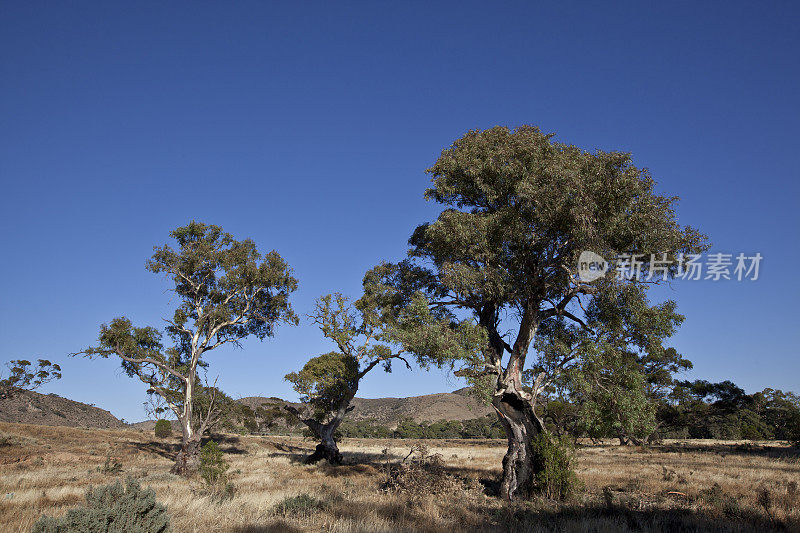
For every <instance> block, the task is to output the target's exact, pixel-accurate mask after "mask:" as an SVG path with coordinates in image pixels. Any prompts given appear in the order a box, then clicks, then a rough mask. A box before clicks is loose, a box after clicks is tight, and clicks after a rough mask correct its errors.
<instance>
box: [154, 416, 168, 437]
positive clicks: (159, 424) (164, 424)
mask: <svg viewBox="0 0 800 533" xmlns="http://www.w3.org/2000/svg"><path fill="white" fill-rule="evenodd" d="M153 431H154V432H155V434H156V437H158V438H159V439H165V438H167V437H169V436H170V435H172V424H170V423H169V420H163V419H162V420H156V427H155V428H154V430H153Z"/></svg>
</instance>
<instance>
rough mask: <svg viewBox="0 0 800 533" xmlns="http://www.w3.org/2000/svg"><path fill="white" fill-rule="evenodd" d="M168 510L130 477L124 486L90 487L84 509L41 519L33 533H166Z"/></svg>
mask: <svg viewBox="0 0 800 533" xmlns="http://www.w3.org/2000/svg"><path fill="white" fill-rule="evenodd" d="M167 531H170V516H169V514H167V508H166V507H165V506H163V505H162V504H160V503H158V502H157V501H156V494H155V492H154V491H153V489H150V488H146V489H143V488H142V487H141V486H140V485H139V483H138V482H137V481H136V480H135V479H132V478H129V479H128V480H126V482H125V485H124V486H123V485H122V483H120V482H119V481H117V482H116V483H114V484H111V485H102V486H100V487H96V488H92V487H90V488H89V490H88V491H86V506H85V507H77V508H73V509H70V510H68V511H67V514H66V515H64V516H63V517H61V518H53V517H50V516H42V517H41V518H40V519H39V521H37V522H36V523H35V524H34V526H33V533H166V532H167Z"/></svg>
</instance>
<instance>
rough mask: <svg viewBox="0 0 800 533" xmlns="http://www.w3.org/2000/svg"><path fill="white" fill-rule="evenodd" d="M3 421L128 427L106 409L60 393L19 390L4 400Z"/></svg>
mask: <svg viewBox="0 0 800 533" xmlns="http://www.w3.org/2000/svg"><path fill="white" fill-rule="evenodd" d="M0 422H18V423H23V424H39V425H42V426H69V427H92V428H103V429H116V428H123V427H126V424H125V423H123V422H122V421H121V420H119V419H117V418H116V417H115V416H114V415H112V414H111V413H109V412H108V411H106V410H105V409H100V408H99V407H95V406H93V405H88V404H85V403H81V402H75V401H72V400H68V399H66V398H62V397H61V396H58V395H56V394H40V393H38V392H32V391H19V392H15V393H14V395H13V396H12V397H10V398H6V399H4V400H0Z"/></svg>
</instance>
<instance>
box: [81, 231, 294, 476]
mask: <svg viewBox="0 0 800 533" xmlns="http://www.w3.org/2000/svg"><path fill="white" fill-rule="evenodd" d="M170 236H171V237H172V238H173V239H175V241H176V242H177V244H178V247H177V249H173V248H172V247H170V246H169V245H164V246H161V247H156V248H155V253H154V254H153V256H152V258H151V259H150V260H149V261H148V262H147V269H148V270H150V271H151V272H153V273H155V274H162V273H163V274H166V275H167V276H168V277H169V278H170V279H171V281H172V282H173V283H174V288H173V289H172V291H173V292H174V293H175V294H176V296H177V302H178V305H177V308H176V309H175V311H174V314H173V316H172V318H169V319H164V320H165V321H166V323H167V326H166V328H165V333H166V336H167V337H168V338H169V339H170V340H171V341H172V345H171V346H169V347H165V346H164V344H163V342H162V338H163V335H162V332H161V331H159V330H158V329H156V328H153V327H150V326H145V327H135V326H134V325H133V324H132V323H131V321H130V320H129V319H127V318H125V317H119V318H115V319H114V320H112V321H111V322H110V323H109V324H104V325H102V326H101V328H100V337H99V340H98V345H97V346H95V347H90V348H87V349H85V350H83V351H82V352H78V354H83V355H86V356H89V357H103V358H108V357H118V358H119V359H120V363H121V365H122V369H123V371H125V373H126V374H128V376H130V377H135V378H138V379H140V380H141V381H142V382H144V383H145V384H146V385H147V387H148V393H150V394H157V395H159V396H160V397H161V398H163V400H164V402H165V403H166V404H167V406H168V407H169V409H170V410H172V412H173V413H175V416H176V417H177V419H178V421H179V422H180V425H181V429H182V440H181V449H180V451H179V453H178V455H177V457H176V459H175V465H174V466H173V469H172V471H173V472H174V473H176V474H180V475H189V474H191V473H193V472H194V471H196V470H197V467H198V461H199V448H200V439H201V437H202V436H203V434H204V432H206V431H207V430H208V428H209V426H210V425H211V424H213V423H214V421H215V420H216V418H217V416H216V415H215V414H216V413H218V409H217V407H216V405H215V404H216V395H215V394H214V391H216V390H217V389H216V387H215V386H210V387H209V386H203V384H202V382H201V380H200V376H199V375H198V367H199V368H201V369H204V368H206V366H207V364H208V363H207V361H206V360H205V354H206V353H207V352H209V351H211V350H213V349H215V348H218V347H220V346H222V345H223V344H232V345H234V346H239V345H240V341H241V340H242V339H244V338H246V337H250V336H254V337H256V338H258V339H260V340H263V339H264V338H265V337H271V336H273V335H274V331H275V326H276V325H277V324H279V323H282V322H283V323H289V324H297V316H296V315H295V313H294V312H293V310H292V307H291V304H290V303H289V295H290V294H291V293H292V292H293V291H294V290H295V289H296V288H297V280H296V279H295V278H294V277H293V276H292V270H291V269H290V268H289V266H288V265H287V264H286V262H285V261H284V260H283V258H282V257H281V256H280V255H279V254H278V253H277V252H275V251H271V252H269V253H267V254H266V255H265V256H263V257H262V256H261V254H259V252H258V251H257V249H256V245H255V244H254V243H253V241H251V240H249V239H244V240H241V241H237V240H235V239H234V238H233V237H232V236H231V235H230V234H228V233H225V232H223V231H222V228H220V227H219V226H214V225H207V224H203V223H200V222H194V221H193V222H191V223H190V224H188V225H187V226H183V227H179V228H177V229H175V230H174V231H172V232H171V233H170ZM74 355H77V354H74ZM206 392H209V394H206ZM201 400H202V401H201ZM198 404H200V405H198ZM198 407H200V411H202V415H201V416H198Z"/></svg>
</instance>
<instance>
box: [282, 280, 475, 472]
mask: <svg viewBox="0 0 800 533" xmlns="http://www.w3.org/2000/svg"><path fill="white" fill-rule="evenodd" d="M364 283H365V292H364V295H363V296H362V297H361V298H359V299H358V300H357V301H355V302H351V301H350V300H349V299H348V298H347V297H345V296H343V295H342V294H341V293H335V294H328V295H325V296H323V297H321V298H319V299H318V300H317V303H316V308H315V310H314V312H313V313H312V314H311V315H310V318H311V319H312V320H313V322H314V323H315V324H316V325H317V326H318V327H319V328H320V330H321V331H322V334H323V335H324V336H325V337H326V338H328V339H330V340H331V341H333V342H334V343H335V345H336V347H337V348H338V351H334V352H329V353H325V354H322V355H319V356H316V357H313V358H311V359H310V360H309V361H308V362H306V363H305V365H304V366H303V368H302V369H301V370H300V371H298V372H292V373H290V374H287V375H286V380H287V381H289V382H291V383H292V384H293V386H294V389H295V391H297V392H298V393H299V394H300V395H301V401H302V402H303V407H302V409H297V408H295V407H294V406H291V405H287V406H285V409H286V410H287V411H288V412H289V413H291V414H292V415H293V416H294V417H295V418H297V419H298V420H299V421H300V422H302V423H303V424H305V425H306V426H307V427H308V428H309V430H311V432H312V433H313V434H314V436H315V437H316V438H317V439H318V440H319V444H318V445H317V447H316V449H315V451H314V453H313V454H311V455H310V456H309V457H307V458H306V462H307V463H315V462H317V461H320V460H322V459H325V460H327V461H328V462H329V463H331V464H340V463H341V462H342V455H341V453H340V452H339V448H338V446H337V444H336V439H335V437H334V435H335V433H336V430H337V429H338V428H339V425H340V424H341V423H342V421H343V420H344V417H345V415H346V414H347V413H348V412H349V411H350V410H352V407H351V405H350V403H351V402H352V400H353V398H354V397H355V395H356V393H357V392H358V387H359V385H360V383H361V380H362V379H363V378H364V376H366V375H367V374H368V373H369V372H370V371H371V370H372V369H374V368H375V367H376V366H378V365H381V366H382V368H383V370H384V371H386V372H391V371H392V363H393V362H394V361H395V360H399V361H402V362H403V363H405V365H406V366H407V367H408V368H409V369H410V368H411V365H410V363H409V361H408V360H407V359H406V358H405V357H404V355H408V354H410V353H413V352H416V354H417V356H416V357H415V359H416V362H417V363H418V364H419V365H421V366H423V367H427V366H429V365H431V364H434V365H437V366H442V365H443V364H447V363H448V362H450V361H453V360H456V359H463V358H468V357H470V354H474V353H475V352H478V351H479V350H480V349H481V347H482V345H483V337H482V336H481V332H480V331H479V330H478V329H477V328H475V327H474V325H472V324H471V323H470V322H469V321H466V320H463V321H457V320H453V319H452V317H450V316H445V315H436V314H432V313H430V312H429V310H428V307H427V305H422V307H421V308H414V306H413V304H412V305H411V306H410V309H411V311H412V312H411V313H409V312H407V310H406V309H402V308H398V309H399V310H400V311H401V312H399V313H396V314H392V315H391V316H390V315H389V314H387V313H385V312H382V311H383V310H382V309H381V306H380V303H379V300H378V299H377V298H376V297H375V295H376V292H375V290H374V288H373V287H371V285H370V284H371V279H370V278H365V282H364ZM417 303H418V304H420V303H423V304H424V302H423V301H422V300H417ZM419 323H424V324H425V325H426V328H427V330H428V331H436V335H435V336H433V337H429V338H427V339H421V338H420V337H419V336H418V334H417V333H418V332H417V326H418V324H419ZM422 343H424V346H423V344H422Z"/></svg>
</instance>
